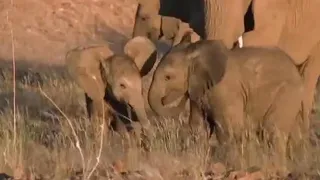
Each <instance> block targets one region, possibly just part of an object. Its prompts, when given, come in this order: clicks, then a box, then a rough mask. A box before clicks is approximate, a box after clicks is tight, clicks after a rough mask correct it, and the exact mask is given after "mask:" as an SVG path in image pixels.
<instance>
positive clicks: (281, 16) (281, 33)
mask: <svg viewBox="0 0 320 180" xmlns="http://www.w3.org/2000/svg"><path fill="white" fill-rule="evenodd" d="M252 8H253V10H252V11H253V12H254V21H255V27H254V29H253V30H252V31H249V32H247V33H245V34H244V35H243V43H244V44H243V45H244V46H277V47H279V48H280V49H282V50H283V51H285V52H286V53H287V54H288V55H289V56H290V57H291V58H292V59H293V61H294V63H295V64H296V65H297V66H299V67H300V73H301V75H302V76H303V78H304V83H305V89H306V91H305V92H306V93H305V98H304V104H305V108H306V109H307V111H308V114H310V113H311V110H312V104H313V101H314V94H315V91H316V84H317V81H318V78H319V76H320V68H319V67H320V36H319V31H320V23H319V21H318V17H319V14H320V13H319V12H320V11H319V10H320V2H319V1H318V0H306V1H300V0H291V1H286V0H270V1H268V2H265V1H253V5H252ZM266 12H268V13H266Z"/></svg>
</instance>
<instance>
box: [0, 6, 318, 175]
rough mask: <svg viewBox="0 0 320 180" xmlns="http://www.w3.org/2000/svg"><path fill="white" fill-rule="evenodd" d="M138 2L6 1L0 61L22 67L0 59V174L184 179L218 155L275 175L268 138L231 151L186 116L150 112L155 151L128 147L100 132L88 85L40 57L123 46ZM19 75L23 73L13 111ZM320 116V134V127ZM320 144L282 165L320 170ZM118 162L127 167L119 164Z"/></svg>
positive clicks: (0, 9) (55, 60)
mask: <svg viewBox="0 0 320 180" xmlns="http://www.w3.org/2000/svg"><path fill="white" fill-rule="evenodd" d="M26 7H28V8H26ZM10 8H12V9H11V11H8V10H9V9H10ZM134 9H135V4H134V3H133V0H132V1H130V0H117V1H114V0H103V1H102V0H95V1H79V0H65V1H63V0H55V1H51V0H42V1H39V0H23V1H15V2H14V5H13V6H12V5H10V1H9V0H5V1H0V17H2V19H6V18H7V17H8V21H7V23H2V24H1V25H0V41H1V42H3V44H2V46H1V49H0V59H4V60H12V59H16V60H17V64H16V68H17V69H16V70H15V71H13V69H12V65H11V62H9V63H7V62H6V61H0V127H1V128H0V172H5V173H8V174H10V175H14V177H15V178H20V179H26V178H29V179H36V178H37V177H38V178H40V177H41V178H42V179H57V180H61V179H66V178H70V177H71V176H73V175H75V174H78V173H80V174H84V176H89V175H90V172H93V176H92V177H95V176H99V177H101V178H102V177H107V176H108V174H110V173H111V172H112V171H113V170H112V169H116V170H118V171H121V170H140V169H144V170H146V171H148V172H152V174H154V175H156V174H161V176H162V178H163V179H165V180H167V179H168V180H171V179H178V177H177V175H176V173H177V172H181V171H182V170H187V172H188V173H189V176H190V177H188V178H187V177H182V178H181V179H192V180H193V179H203V178H201V177H200V175H201V174H203V173H204V172H205V171H206V170H207V168H208V166H210V164H211V163H212V162H218V161H221V162H223V163H224V164H226V165H227V167H228V168H230V169H246V168H248V167H252V166H258V167H261V168H262V169H263V171H264V172H266V174H268V175H272V174H274V172H275V171H276V169H274V167H272V165H271V166H270V162H274V163H275V164H276V165H277V164H278V163H279V162H278V160H279V159H280V157H277V156H276V155H275V156H272V157H271V156H270V153H273V152H270V151H268V150H267V149H266V148H265V146H266V145H265V144H259V143H257V141H256V140H255V139H254V138H251V139H250V140H248V141H247V142H245V143H244V144H243V145H242V146H241V147H236V146H232V145H231V147H229V148H228V151H226V150H225V148H224V147H217V146H216V145H214V143H213V145H212V144H211V145H210V144H208V143H206V141H205V140H204V139H201V138H199V137H198V136H191V135H190V133H189V132H188V129H186V128H184V126H185V120H186V117H185V116H181V117H180V118H178V119H154V118H153V119H154V120H153V124H154V126H155V127H156V128H155V130H156V136H155V139H154V140H153V141H152V142H151V147H150V148H151V149H150V152H149V153H146V152H143V151H139V150H137V149H127V148H126V147H127V146H126V143H125V141H124V140H123V139H122V138H121V137H120V136H119V135H118V134H117V133H116V132H112V131H109V133H105V134H104V133H101V130H103V128H102V127H104V126H102V127H101V125H102V123H101V122H90V121H89V120H88V119H86V118H85V117H86V113H85V104H84V96H83V92H82V90H81V89H80V88H79V87H78V86H76V85H75V83H74V82H73V81H72V80H70V77H69V76H68V75H67V73H66V71H65V69H64V68H63V67H61V66H46V65H43V64H63V57H64V54H65V52H66V51H67V50H68V49H70V48H71V47H73V46H77V45H79V44H86V43H91V42H101V41H102V42H106V43H113V44H114V46H113V48H114V49H117V48H119V47H121V46H119V43H121V42H123V41H125V40H126V37H128V35H129V34H130V32H131V28H132V23H133V13H134ZM8 12H10V14H9V13H8ZM11 25H12V26H11ZM11 35H12V36H11ZM12 42H13V44H14V49H15V52H14V53H13V54H12V46H11V45H12V44H11V43H12ZM12 55H14V56H15V58H13V57H12ZM23 60H25V61H23ZM35 61H38V62H41V63H42V64H41V65H40V64H38V63H35ZM12 72H15V73H16V81H15V82H16V88H15V90H16V92H15V93H14V94H15V95H16V96H15V98H16V111H15V112H14V110H13V108H12V107H13V104H12V103H13V102H12V99H13V91H12V89H13V82H14V81H13V77H12ZM149 83H150V76H149V77H146V78H145V84H144V87H145V90H144V92H146V91H147V88H148V86H149ZM39 87H41V89H40V88H39ZM145 101H146V100H145ZM146 102H147V101H146ZM61 112H62V113H61ZM14 115H15V116H14ZM13 119H15V120H16V128H14V120H13ZM315 119H317V118H315ZM314 122H315V123H314V124H315V125H314V126H313V131H314V134H316V133H317V132H320V131H319V129H318V128H319V127H320V126H319V125H318V124H319V123H316V121H314ZM101 135H102V137H103V138H101ZM212 141H213V142H214V140H212ZM318 141H319V140H318V138H316V136H315V135H314V138H313V146H312V147H310V148H308V149H307V152H305V153H300V154H298V156H297V157H296V158H295V160H296V161H298V162H289V161H288V162H287V164H286V165H284V166H285V167H286V168H288V169H289V170H290V171H297V172H299V173H304V172H305V173H307V174H309V175H317V176H318V174H319V172H320V171H319V169H320V166H319V165H320V163H319V160H320V159H319V157H320V156H319V155H320V150H319V148H318ZM101 145H102V146H101ZM100 153H101V154H100ZM97 160H98V161H97ZM119 160H120V162H123V163H124V165H121V163H120V165H119V163H117V164H118V165H112V163H113V162H119ZM97 162H98V163H97ZM96 165H97V168H96V169H95V166H96ZM188 173H187V174H188ZM106 179H108V178H106ZM151 179H156V177H153V178H151ZM300 179H310V178H308V177H304V178H300Z"/></svg>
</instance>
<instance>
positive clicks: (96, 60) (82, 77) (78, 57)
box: [66, 45, 113, 100]
mask: <svg viewBox="0 0 320 180" xmlns="http://www.w3.org/2000/svg"><path fill="white" fill-rule="evenodd" d="M111 55H113V52H112V51H111V50H110V48H109V47H108V46H105V45H98V46H89V47H78V48H75V49H72V50H70V51H69V52H68V53H67V54H66V65H67V69H68V72H69V74H70V75H71V77H72V78H73V79H74V80H75V82H76V83H77V84H78V85H79V86H80V87H81V88H82V89H83V90H84V91H85V92H86V93H87V95H88V96H89V97H90V98H91V99H92V100H101V99H103V98H104V95H105V88H106V85H105V83H104V82H103V80H102V77H101V71H100V68H101V63H100V62H101V60H102V59H104V58H107V57H109V56H111Z"/></svg>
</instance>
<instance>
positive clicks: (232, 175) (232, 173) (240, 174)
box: [227, 171, 247, 180]
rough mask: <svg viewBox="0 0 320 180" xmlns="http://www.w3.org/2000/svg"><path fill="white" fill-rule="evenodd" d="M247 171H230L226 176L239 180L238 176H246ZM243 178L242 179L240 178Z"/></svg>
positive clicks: (228, 178) (230, 179)
mask: <svg viewBox="0 0 320 180" xmlns="http://www.w3.org/2000/svg"><path fill="white" fill-rule="evenodd" d="M246 175H247V173H246V172H244V171H232V172H230V174H229V176H228V177H227V180H239V179H240V178H242V177H244V176H246ZM242 180H244V179H242Z"/></svg>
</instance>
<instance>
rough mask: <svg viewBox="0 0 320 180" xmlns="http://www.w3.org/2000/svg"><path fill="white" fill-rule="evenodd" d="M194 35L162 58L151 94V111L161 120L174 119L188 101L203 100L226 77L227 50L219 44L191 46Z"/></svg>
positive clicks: (206, 43) (209, 42)
mask: <svg viewBox="0 0 320 180" xmlns="http://www.w3.org/2000/svg"><path fill="white" fill-rule="evenodd" d="M191 36H192V32H189V33H186V34H185V36H184V37H183V38H182V40H181V42H180V43H179V44H178V45H176V46H174V47H173V48H172V49H171V50H170V51H169V52H168V53H167V54H165V55H164V56H163V58H162V59H161V61H160V63H159V65H158V66H157V68H156V70H155V72H154V76H153V79H152V83H151V86H150V89H149V93H148V101H149V104H150V107H151V108H152V110H153V111H154V112H155V113H156V114H158V115H161V116H166V115H167V116H174V115H176V114H178V113H180V112H181V111H183V109H184V107H185V103H186V100H187V99H188V98H189V99H190V100H193V101H198V100H201V98H202V97H203V95H204V94H205V93H206V92H207V90H208V89H209V88H211V87H213V85H214V84H216V83H218V82H219V81H220V80H221V79H222V77H223V74H224V70H225V59H226V57H227V48H226V46H225V45H224V44H223V42H222V41H220V40H207V41H197V42H195V43H191V42H192V41H191Z"/></svg>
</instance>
